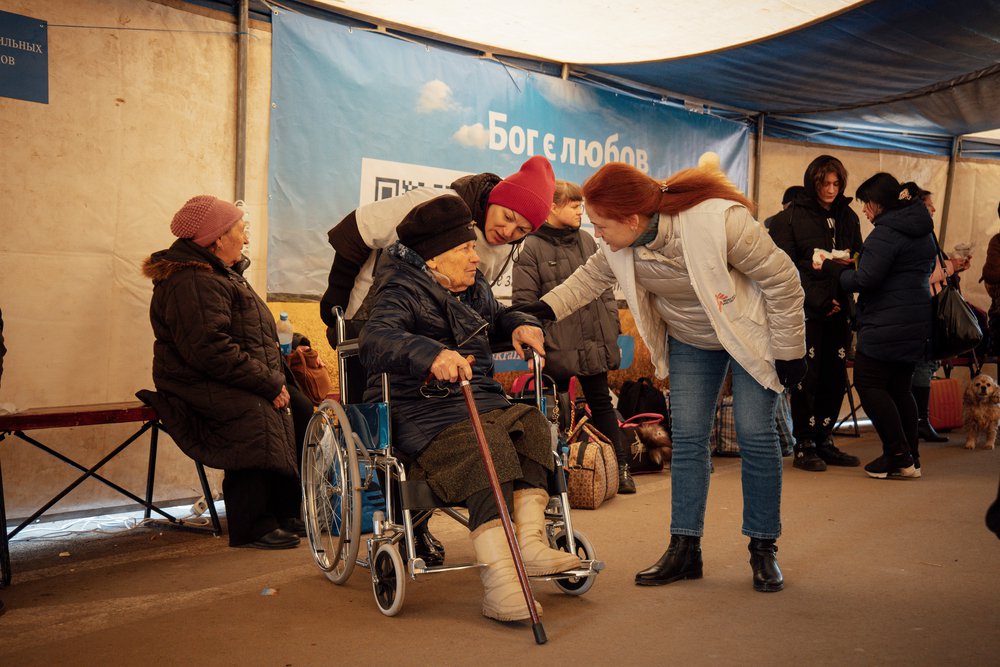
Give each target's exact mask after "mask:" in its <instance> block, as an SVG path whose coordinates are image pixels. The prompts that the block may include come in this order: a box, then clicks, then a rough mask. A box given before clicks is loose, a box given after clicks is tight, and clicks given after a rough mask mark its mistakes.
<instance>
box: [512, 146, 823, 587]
mask: <svg viewBox="0 0 1000 667" xmlns="http://www.w3.org/2000/svg"><path fill="white" fill-rule="evenodd" d="M717 165H718V163H717V162H715V163H714V164H712V163H708V164H704V165H703V166H700V167H698V168H693V169H686V170H684V171H681V172H678V173H677V174H675V175H673V176H671V177H670V178H668V179H667V180H666V181H658V180H655V179H653V178H651V177H650V176H648V175H646V174H644V173H642V172H641V171H639V170H638V169H636V168H634V167H632V166H630V165H627V164H622V163H611V164H607V165H605V166H604V167H602V168H601V169H600V170H598V171H597V173H595V174H594V175H593V176H591V177H590V179H588V180H587V182H586V183H585V184H584V186H583V195H584V199H585V200H586V202H587V212H588V215H589V216H590V220H591V222H593V224H594V229H595V230H596V235H597V237H598V238H600V239H602V240H603V245H602V246H601V248H600V249H599V250H598V252H597V253H596V254H595V255H594V256H593V257H591V258H590V260H588V262H587V263H586V264H585V265H584V266H582V267H580V268H579V269H578V270H577V271H576V272H575V273H574V274H573V275H572V276H571V277H570V278H569V279H567V280H566V282H565V283H564V284H562V285H561V286H559V287H556V288H555V289H553V290H551V291H550V292H548V293H547V294H546V295H544V296H543V297H542V299H541V301H539V302H537V303H536V304H532V305H530V306H528V307H526V308H525V310H527V311H528V312H532V313H534V314H539V315H541V316H543V317H549V318H550V319H555V320H557V321H558V320H561V319H563V318H565V317H567V316H568V315H569V314H570V313H572V312H574V311H575V310H577V309H579V308H581V307H582V306H584V305H586V304H587V303H589V302H590V301H592V300H593V299H594V298H596V297H597V296H598V295H599V294H601V293H602V292H603V291H604V290H606V289H607V288H608V287H610V286H612V285H614V284H615V283H616V282H617V283H619V284H620V285H621V288H622V291H623V292H624V294H625V299H626V301H627V302H628V305H629V308H630V309H631V311H632V315H633V317H634V318H635V322H636V326H637V328H638V330H639V334H640V335H641V336H642V338H643V340H644V341H645V343H646V346H647V347H648V348H649V350H650V354H651V357H652V360H653V363H654V364H655V365H656V374H657V376H659V377H665V376H666V375H667V370H668V366H669V369H670V404H671V413H672V417H673V433H672V436H673V446H674V450H673V458H672V463H671V477H672V484H671V513H670V520H671V525H670V545H669V547H668V549H667V551H666V553H664V554H663V556H662V557H661V558H660V559H659V560H658V561H657V562H656V563H655V564H654V565H653V566H651V567H649V568H647V569H645V570H643V571H641V572H639V573H638V574H636V577H635V582H636V584H638V585H642V586H658V585H662V584H669V583H672V582H674V581H678V580H681V579H699V578H701V576H702V559H701V536H702V534H703V531H704V519H705V505H706V501H707V498H708V482H709V471H710V465H711V462H710V452H709V444H708V443H709V433H710V432H711V430H712V424H713V421H714V417H715V406H716V402H717V400H718V397H719V391H720V389H721V387H722V382H723V380H724V378H725V376H726V372H727V370H729V369H731V370H732V372H733V409H734V415H735V420H736V433H737V438H738V441H739V445H740V455H741V457H742V459H743V465H742V476H743V534H744V535H746V536H748V537H749V538H750V546H749V549H750V564H751V567H752V569H753V585H754V588H755V589H756V590H758V591H763V592H770V591H779V590H781V589H782V587H783V586H784V582H783V578H782V575H781V570H780V569H779V568H778V564H777V560H776V551H777V547H776V546H775V540H776V539H777V538H778V536H779V535H780V533H781V518H780V504H781V451H780V448H779V445H778V435H777V431H776V429H775V420H774V414H775V408H776V404H777V400H778V397H779V396H780V394H781V392H782V391H783V385H786V386H787V385H790V384H794V383H796V382H798V381H799V379H800V378H801V377H802V375H803V374H804V373H805V368H806V363H805V359H804V356H805V333H804V326H805V325H804V320H803V294H802V287H801V285H800V283H799V279H798V273H797V271H796V270H795V266H794V265H793V264H792V262H791V260H790V259H789V257H788V255H786V254H785V253H783V252H781V251H779V250H778V248H777V247H776V246H775V245H774V243H773V242H772V241H771V238H770V237H769V236H768V234H767V231H766V230H765V229H764V227H763V226H762V225H760V224H759V223H758V222H757V221H756V220H754V218H753V216H752V215H751V209H752V206H753V205H752V203H751V202H750V201H749V200H748V199H747V198H746V197H745V196H744V195H743V194H741V193H740V192H739V191H738V190H736V188H735V187H734V186H733V185H732V183H730V182H729V181H728V179H727V178H726V177H725V175H724V174H723V173H722V172H721V171H720V170H719V168H718V166H717Z"/></svg>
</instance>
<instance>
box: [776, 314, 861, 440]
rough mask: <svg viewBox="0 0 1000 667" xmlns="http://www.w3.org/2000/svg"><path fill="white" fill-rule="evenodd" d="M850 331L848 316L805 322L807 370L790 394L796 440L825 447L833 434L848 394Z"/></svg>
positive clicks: (841, 315)
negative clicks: (824, 442)
mask: <svg viewBox="0 0 1000 667" xmlns="http://www.w3.org/2000/svg"><path fill="white" fill-rule="evenodd" d="M850 346H851V327H850V322H849V321H848V319H847V316H846V315H843V314H838V315H835V316H834V317H831V318H828V319H825V320H806V359H807V361H808V365H809V367H808V370H806V376H805V377H804V378H802V382H800V383H799V384H798V385H797V386H795V387H792V388H791V391H790V392H789V393H790V395H791V399H792V434H793V435H794V436H795V440H796V441H797V442H799V443H801V442H802V441H803V440H811V441H813V442H815V443H817V444H819V443H822V442H823V441H824V440H826V438H827V437H828V436H829V435H830V434H831V433H832V432H833V427H834V425H835V424H836V423H837V417H839V416H840V406H841V404H842V403H843V402H844V394H845V393H846V392H847V351H848V350H849V349H850Z"/></svg>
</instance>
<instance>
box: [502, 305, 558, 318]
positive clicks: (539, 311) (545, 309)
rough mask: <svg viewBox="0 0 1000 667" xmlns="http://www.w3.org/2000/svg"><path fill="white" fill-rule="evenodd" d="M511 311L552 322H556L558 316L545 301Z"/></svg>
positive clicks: (516, 307)
mask: <svg viewBox="0 0 1000 667" xmlns="http://www.w3.org/2000/svg"><path fill="white" fill-rule="evenodd" d="M511 310H514V311H517V312H519V313H524V314H525V315H531V316H533V317H537V318H538V319H540V320H543V321H545V320H548V321H550V322H552V321H555V319H556V314H555V312H553V310H552V308H551V307H550V306H549V304H547V303H545V302H544V301H532V302H531V303H525V304H522V305H520V306H515V307H514V308H511Z"/></svg>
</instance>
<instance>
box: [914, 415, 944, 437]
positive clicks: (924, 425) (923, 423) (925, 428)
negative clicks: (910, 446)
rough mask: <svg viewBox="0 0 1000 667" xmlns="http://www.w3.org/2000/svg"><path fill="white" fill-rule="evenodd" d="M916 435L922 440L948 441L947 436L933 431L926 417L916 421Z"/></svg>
mask: <svg viewBox="0 0 1000 667" xmlns="http://www.w3.org/2000/svg"><path fill="white" fill-rule="evenodd" d="M917 437H918V438H920V439H921V440H923V441H924V442H948V438H947V437H945V436H943V435H941V434H940V433H938V432H937V431H935V430H934V427H933V426H931V422H930V421H929V420H928V419H927V418H926V417H922V418H921V419H920V421H918V422H917Z"/></svg>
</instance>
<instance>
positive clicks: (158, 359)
mask: <svg viewBox="0 0 1000 667" xmlns="http://www.w3.org/2000/svg"><path fill="white" fill-rule="evenodd" d="M247 264H249V262H246V261H244V262H243V264H242V265H238V268H237V269H235V270H234V269H232V268H229V267H226V266H225V265H224V264H223V263H222V261H221V260H219V259H218V258H217V257H216V256H215V255H213V254H212V253H211V252H210V251H208V250H207V249H205V248H202V247H200V246H198V245H197V244H196V243H194V242H192V241H190V240H188V239H179V240H178V241H176V242H175V243H174V244H173V245H172V246H170V248H169V249H167V250H162V251H160V252H157V253H155V254H153V255H152V256H151V257H149V258H147V259H146V261H145V263H144V264H143V268H142V270H143V273H144V274H145V275H146V276H147V277H148V278H151V279H152V281H153V299H152V302H151V303H150V306H149V319H150V322H151V323H152V325H153V335H154V336H155V338H156V342H155V343H154V344H153V383H154V384H155V385H156V390H157V393H155V394H154V393H152V392H140V393H141V394H142V395H141V396H140V398H142V399H143V400H146V401H148V402H150V403H151V404H152V405H153V407H154V408H155V409H156V411H157V413H159V415H160V419H161V421H162V422H163V425H164V426H165V427H166V430H167V432H168V433H169V434H170V436H171V437H172V438H173V439H174V441H175V442H176V443H177V444H178V446H180V448H181V449H182V450H183V451H184V453H186V454H187V455H188V456H190V457H191V458H193V459H195V460H196V461H200V462H201V463H203V464H205V465H207V466H210V467H212V468H221V469H224V470H244V469H259V470H272V471H275V472H278V473H282V474H285V475H290V476H297V469H298V466H297V465H296V462H295V435H294V433H293V429H292V418H291V416H290V415H288V414H286V412H285V411H284V410H282V411H278V410H276V409H275V408H274V405H273V404H272V401H273V400H274V398H275V397H277V396H278V394H279V393H280V392H281V387H282V386H283V385H285V375H284V370H283V366H282V359H281V351H280V350H279V348H278V332H277V328H276V327H275V323H274V317H273V316H272V315H271V312H270V311H269V310H268V308H267V305H266V304H265V303H264V302H263V301H262V300H261V299H260V297H258V296H257V294H256V292H254V290H253V288H252V287H251V286H250V283H248V282H247V281H246V279H245V278H244V277H243V275H242V271H243V270H245V268H246V265H247Z"/></svg>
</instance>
